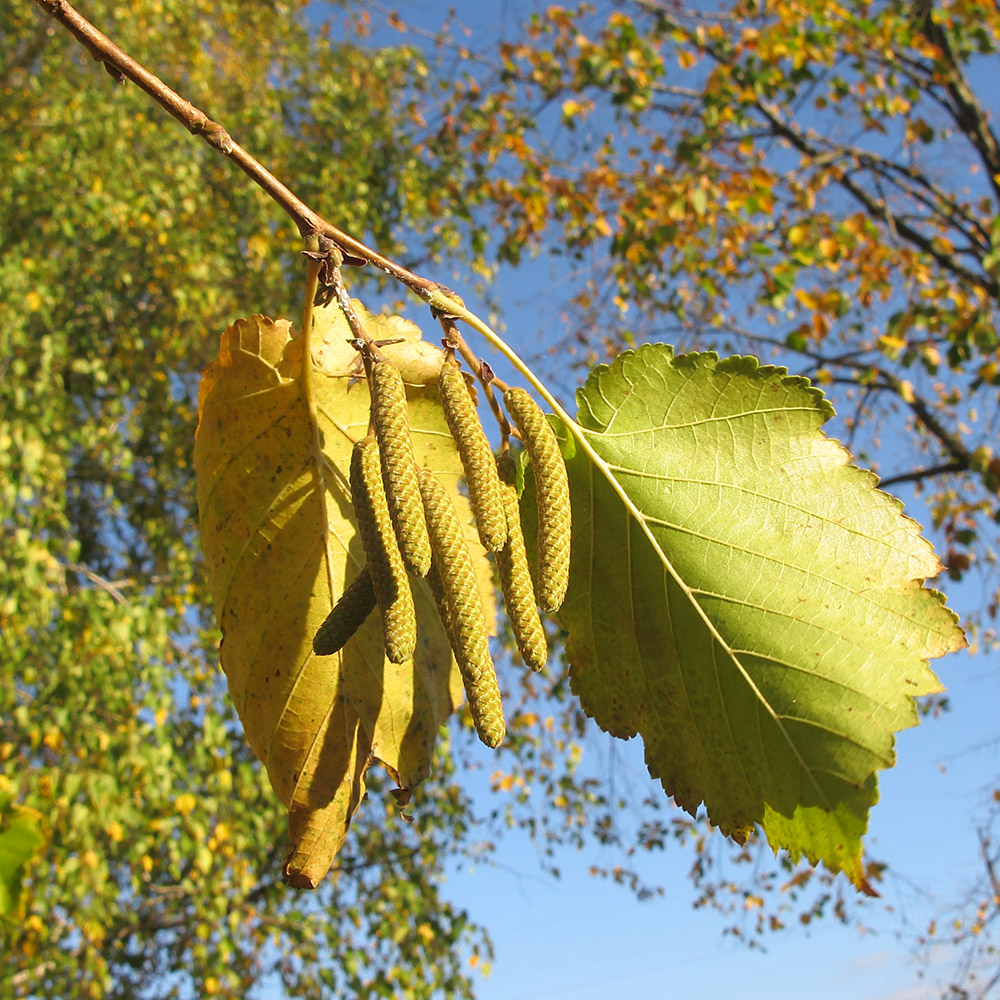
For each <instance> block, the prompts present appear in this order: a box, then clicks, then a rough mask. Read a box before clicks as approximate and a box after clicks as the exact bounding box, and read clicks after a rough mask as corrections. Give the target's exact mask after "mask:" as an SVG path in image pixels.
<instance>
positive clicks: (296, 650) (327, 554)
mask: <svg viewBox="0 0 1000 1000" xmlns="http://www.w3.org/2000/svg"><path fill="white" fill-rule="evenodd" d="M355 308H356V309H357V310H358V312H359V314H360V315H361V318H362V322H363V323H364V325H365V327H366V329H367V330H368V332H369V334H370V335H371V336H372V337H373V338H374V339H375V340H378V341H392V340H397V339H400V340H401V341H402V342H401V343H396V344H392V345H391V346H386V347H385V348H384V349H383V350H384V353H385V354H386V355H387V356H388V357H389V359H390V360H392V361H393V362H394V363H396V365H397V366H398V367H399V368H400V371H401V372H402V374H403V379H404V382H405V383H406V389H407V403H408V407H409V418H410V429H411V436H412V439H413V449H414V455H415V457H416V460H417V462H418V463H419V464H421V465H424V466H427V467H429V468H431V469H432V470H433V471H434V472H435V473H436V474H437V476H438V477H439V478H440V479H441V481H442V482H444V483H445V484H446V486H447V487H448V489H449V491H450V492H451V493H452V494H453V496H454V498H455V500H456V502H457V503H458V505H459V509H460V512H461V515H462V519H463V523H464V524H465V527H466V534H467V536H468V539H469V544H470V546H471V547H472V550H473V552H474V553H475V559H476V566H477V572H478V574H479V577H480V583H481V589H482V591H483V598H484V605H485V607H486V611H487V615H488V620H489V621H490V622H491V623H492V622H493V620H494V617H495V612H494V602H493V584H492V575H491V571H490V563H489V562H488V560H487V559H486V557H485V554H484V553H483V551H482V548H481V546H480V545H479V541H478V537H477V534H476V529H475V526H474V525H473V524H472V518H471V513H470V512H469V507H468V501H467V500H466V499H465V498H464V497H462V496H460V495H459V493H458V481H459V478H460V476H461V462H460V459H459V457H458V454H457V451H456V449H455V447H454V442H453V441H452V439H451V436H450V434H449V433H448V429H447V424H446V422H445V419H444V415H443V413H442V412H441V406H440V401H439V396H438V393H437V386H436V379H437V374H438V372H439V371H440V368H441V364H442V360H443V352H442V351H441V350H440V349H439V348H437V347H434V346H433V345H431V344H427V343H425V342H423V341H422V340H421V339H420V331H419V330H418V329H417V328H416V327H415V326H414V325H413V324H412V323H409V322H407V321H405V320H402V319H401V318H399V317H373V316H369V315H368V314H367V312H366V311H365V310H364V308H363V307H362V306H361V305H360V303H355ZM350 337H351V334H350V330H349V328H348V326H347V323H346V320H344V318H343V316H342V314H341V313H340V311H339V309H338V308H336V307H330V308H326V309H320V310H318V311H317V312H316V315H315V326H314V328H313V332H312V336H311V343H310V363H309V364H307V365H303V341H302V338H301V337H299V336H297V335H296V336H293V334H292V332H291V328H290V324H289V322H288V321H287V320H271V319H268V318H266V317H263V316H251V317H249V318H248V319H242V320H239V321H237V322H236V323H234V324H233V325H232V326H231V327H229V328H228V329H227V330H226V332H225V333H224V334H223V336H222V341H221V345H220V349H219V357H218V360H217V361H215V362H214V363H213V364H212V365H211V366H210V367H209V368H208V370H207V371H206V372H205V375H204V377H203V379H202V384H201V390H200V394H199V406H198V413H199V423H198V432H197V436H196V441H195V466H196V470H197V473H198V506H199V511H200V517H201V540H202V548H203V550H204V553H205V565H206V570H207V573H208V578H209V584H210V587H211V590H212V593H213V596H214V600H215V609H216V619H217V621H218V623H219V626H220V628H221V629H222V631H223V636H224V638H223V642H222V647H221V660H222V667H223V670H224V671H225V673H226V677H227V679H228V682H229V691H230V694H231V696H232V698H233V701H234V703H235V705H236V709H237V711H238V712H239V715H240V719H241V720H242V722H243V727H244V730H245V732H246V737H247V740H248V742H249V743H250V746H251V747H252V748H253V750H254V752H255V753H256V754H257V756H258V757H259V758H260V759H261V761H263V763H264V764H265V766H266V768H267V772H268V776H269V778H270V780H271V785H272V787H273V788H274V790H275V793H276V794H277V795H278V797H279V798H280V799H281V801H282V803H283V804H284V805H285V806H287V808H288V812H289V840H290V843H291V850H290V853H289V855H288V857H287V859H286V862H285V868H284V871H285V876H286V878H287V879H288V881H289V882H290V883H291V884H293V885H296V886H300V887H304V886H310V887H311V886H315V885H316V884H318V882H319V881H320V880H321V879H322V878H323V876H324V875H325V874H326V872H327V871H328V869H329V867H330V864H331V863H332V861H333V858H334V857H335V856H336V853H337V851H338V850H339V849H340V846H341V844H342V843H343V841H344V838H345V836H346V834H347V829H348V825H349V823H350V820H351V817H352V815H353V814H354V812H355V810H356V809H357V808H358V805H359V804H360V802H361V800H362V797H363V795H364V791H365V782H364V774H365V771H366V770H367V768H368V767H369V765H370V764H371V763H372V761H373V760H375V759H377V760H379V761H381V762H382V764H383V765H384V766H385V767H386V769H387V770H388V771H389V773H390V775H391V776H392V778H393V779H394V780H395V781H397V782H398V784H399V785H400V786H401V787H402V788H405V789H409V788H412V787H413V786H414V785H416V784H418V783H419V782H420V781H422V780H423V779H424V778H425V777H426V776H427V774H428V772H429V768H430V764H431V759H432V755H433V751H434V744H435V741H436V738H437V733H438V727H439V726H440V725H441V724H442V723H443V722H444V721H445V719H447V717H448V716H449V715H450V714H451V712H452V711H453V710H454V709H455V707H456V706H457V704H458V703H459V701H460V699H461V690H462V688H461V679H460V677H459V675H458V672H457V667H456V666H455V664H454V661H453V659H452V656H451V650H450V648H449V645H448V641H447V638H446V636H445V633H444V631H443V629H442V628H441V626H440V621H439V619H438V616H437V610H436V607H435V604H434V601H433V598H432V597H431V594H430V592H429V590H428V588H427V585H426V583H425V582H424V581H417V580H414V581H413V587H414V599H415V604H416V608H417V626H418V640H417V650H416V654H415V656H414V658H413V660H411V661H407V662H406V663H404V664H401V665H392V664H390V663H388V662H387V661H385V660H384V651H383V642H382V635H381V625H380V622H379V618H378V615H372V616H370V617H369V619H368V621H367V622H366V623H365V624H364V625H363V626H362V628H361V629H360V630H359V631H358V632H357V633H356V634H355V636H354V638H353V639H351V640H350V641H349V642H348V643H347V645H346V646H344V648H343V649H342V650H341V651H340V652H338V653H335V654H333V655H332V656H322V657H320V656H316V655H315V654H314V653H313V649H312V639H313V636H314V635H315V633H316V630H317V629H318V628H319V626H320V624H321V623H322V622H323V620H324V619H325V618H326V616H327V614H328V613H329V611H330V609H331V607H332V606H333V604H334V603H335V601H336V599H337V598H339V596H340V594H341V593H342V592H343V591H344V589H345V587H346V586H347V585H348V584H349V583H350V582H351V581H352V580H353V579H354V577H355V576H357V574H358V572H359V571H360V570H361V568H362V566H363V564H364V555H363V553H362V550H361V543H360V540H359V539H358V538H357V532H356V527H355V523H354V514H353V509H352V507H351V501H350V491H349V486H348V469H349V465H350V455H351V450H352V448H353V446H354V442H355V441H356V440H358V439H359V438H362V437H364V436H365V434H366V432H367V429H368V410H369V396H368V391H367V386H366V383H365V381H364V379H363V378H362V379H361V380H360V381H359V380H358V374H359V369H358V355H357V353H356V352H355V350H354V348H353V347H351V346H350V345H349V344H348V340H349V339H350ZM307 390H308V391H307ZM310 401H311V402H312V407H311V406H310ZM313 413H314V414H315V422H314V418H313V416H312V415H311V414H313Z"/></svg>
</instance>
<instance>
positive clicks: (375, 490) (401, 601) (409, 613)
mask: <svg viewBox="0 0 1000 1000" xmlns="http://www.w3.org/2000/svg"><path fill="white" fill-rule="evenodd" d="M351 500H352V501H353V503H354V513H355V516H356V517H357V520H358V532H359V534H360V535H361V544H362V546H363V548H364V550H365V558H366V559H367V561H368V572H369V573H370V574H371V579H372V585H373V587H374V590H375V598H376V600H377V602H378V607H379V611H380V613H381V615H382V632H383V641H384V643H385V655H386V656H387V657H388V658H389V660H390V661H391V662H392V663H402V662H403V661H404V660H407V659H409V658H410V657H411V656H412V655H413V651H414V649H416V645H417V616H416V611H415V610H414V607H413V594H412V592H411V591H410V581H409V578H408V577H407V575H406V567H405V566H404V565H403V557H402V556H401V555H400V554H399V546H398V545H397V544H396V535H395V532H394V531H393V528H392V521H391V519H390V517H389V505H388V502H387V501H386V498H385V489H384V488H383V486H382V470H381V468H380V464H379V455H378V444H377V443H376V441H375V439H374V438H373V437H367V438H365V439H364V440H362V441H359V442H358V443H357V444H356V445H355V446H354V452H353V453H352V455H351Z"/></svg>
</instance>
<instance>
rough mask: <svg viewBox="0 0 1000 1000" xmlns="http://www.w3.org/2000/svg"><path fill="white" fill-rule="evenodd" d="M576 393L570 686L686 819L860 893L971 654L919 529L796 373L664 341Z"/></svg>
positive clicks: (594, 376) (600, 371)
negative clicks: (829, 431) (907, 747)
mask: <svg viewBox="0 0 1000 1000" xmlns="http://www.w3.org/2000/svg"><path fill="white" fill-rule="evenodd" d="M578 395H579V421H580V424H581V427H582V440H581V441H577V442H576V443H575V446H574V447H572V448H570V449H569V451H570V452H571V454H570V455H568V458H567V464H568V468H569V473H570V484H571V490H572V498H573V524H574V538H573V552H572V559H573V563H572V565H573V569H572V572H571V581H570V588H569V594H568V596H567V600H566V604H565V605H564V607H563V610H562V612H561V613H560V616H559V617H560V620H561V622H562V624H563V625H564V626H565V627H566V628H567V629H568V631H569V643H568V650H569V658H570V662H571V680H572V686H573V690H574V691H575V692H576V693H577V694H578V695H579V697H580V699H581V702H582V704H583V706H584V708H585V710H586V711H587V712H588V714H590V715H591V716H593V718H594V719H595V720H596V721H597V722H598V724H599V725H600V726H601V727H602V728H604V729H605V730H607V731H608V732H610V733H612V734H613V735H615V736H619V737H622V738H626V739H627V738H629V737H631V736H633V735H635V734H637V733H638V734H639V735H641V736H642V739H643V741H644V743H645V753H646V763H647V765H648V767H649V770H650V774H651V775H652V776H653V777H656V778H659V779H660V781H661V782H662V784H663V786H664V788H665V789H666V791H667V792H668V794H670V795H672V796H673V797H674V799H675V800H676V802H677V803H678V805H680V806H682V807H684V808H685V809H687V810H688V811H689V812H692V813H693V812H695V810H696V809H697V808H698V807H699V805H700V804H701V803H702V802H704V804H705V806H706V808H707V811H708V816H709V818H710V820H711V821H712V822H713V823H714V824H716V825H717V826H718V827H720V828H721V829H722V830H723V832H725V833H726V834H728V835H730V836H732V837H734V838H736V839H737V840H743V839H745V838H746V837H747V836H748V835H749V833H750V832H751V831H752V830H753V829H754V827H755V826H758V825H759V826H760V827H762V828H763V830H764V833H765V834H766V835H767V838H768V840H769V841H770V843H771V845H772V847H773V848H775V849H776V850H777V849H778V848H787V849H788V850H789V852H790V853H791V854H792V855H793V857H795V858H798V857H799V856H800V855H801V854H805V855H806V856H807V857H808V858H809V859H810V861H811V862H813V863H816V862H818V861H822V862H824V863H825V864H826V865H827V866H828V867H829V868H830V869H831V870H834V871H838V870H842V871H845V872H846V873H847V874H848V875H849V876H850V878H851V879H852V880H853V881H854V882H855V883H856V884H858V885H863V875H862V869H861V860H860V854H861V840H860V838H861V835H862V834H863V833H864V831H865V829H866V826H867V820H868V811H869V809H870V807H871V806H872V805H873V804H874V803H875V801H876V800H877V790H876V773H877V772H878V770H880V769H881V768H885V767H889V766H891V765H892V764H893V762H894V759H895V757H894V748H893V734H894V733H895V732H896V731H898V730H900V729H903V728H906V727H908V726H912V725H914V724H915V723H916V722H917V715H916V711H915V706H914V703H913V698H914V697H916V696H919V695H924V694H929V693H931V692H935V691H939V690H940V689H941V688H940V685H939V683H938V681H937V679H936V677H935V676H934V674H933V673H932V672H931V671H930V670H929V669H928V667H927V664H926V659H927V658H928V657H934V656H940V655H942V654H944V653H946V652H949V651H951V650H955V649H958V648H960V647H961V646H962V645H963V644H964V637H963V635H962V633H961V630H960V629H959V628H958V626H957V625H956V622H955V617H954V615H953V614H952V613H951V612H950V611H949V610H947V609H946V608H945V606H944V599H943V597H942V596H941V595H939V594H938V593H936V592H935V591H932V590H928V589H925V588H923V587H922V585H921V584H922V581H923V579H924V578H926V577H928V576H933V575H935V574H937V573H938V572H939V570H940V569H941V566H940V564H939V562H938V560H937V559H936V557H935V556H934V554H933V552H932V550H931V548H930V546H929V545H928V544H927V543H926V542H925V541H924V540H923V539H922V538H921V537H920V534H919V526H918V525H917V524H916V523H915V522H914V521H912V520H910V519H909V518H907V517H904V516H903V514H902V505H901V504H900V503H899V502H898V501H897V500H895V499H893V498H892V497H890V496H888V495H887V494H885V493H882V492H880V491H878V490H876V489H875V482H876V479H875V476H874V475H873V474H871V473H869V472H865V471H862V470H860V469H858V468H856V467H854V466H851V465H850V464H849V456H848V453H847V452H846V451H845V450H844V449H843V448H842V447H841V446H840V445H839V444H837V443H836V442H835V441H833V440H831V439H829V438H827V437H826V436H825V435H824V434H823V433H822V431H821V429H820V428H821V425H822V424H823V422H824V421H825V420H827V419H828V418H829V417H830V416H831V415H832V412H833V411H832V408H831V407H830V405H829V403H828V402H827V401H826V400H825V399H824V398H823V396H822V393H820V392H819V390H817V389H815V388H812V387H811V386H810V385H809V383H808V381H807V380H806V379H803V378H794V377H789V376H788V375H787V374H786V373H785V371H784V369H777V368H770V367H767V368H764V367H758V364H757V362H756V361H755V360H754V359H752V358H743V357H733V358H728V359H726V360H723V361H719V360H718V359H717V357H716V356H715V355H713V354H702V355H697V354H691V355H686V356H682V357H677V358H675V357H673V355H672V352H671V350H670V348H669V347H667V346H665V345H647V346H645V347H643V348H641V349H640V350H638V351H637V352H634V353H632V352H629V353H627V354H624V355H622V356H620V357H619V358H618V359H617V360H616V361H615V363H614V364H613V365H612V366H611V367H607V366H601V367H599V368H597V369H595V370H594V371H593V372H592V373H591V375H590V377H589V379H588V380H587V384H586V386H585V387H584V388H583V389H581V390H580V392H579V394H578ZM581 445H583V447H581ZM588 445H589V447H588Z"/></svg>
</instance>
